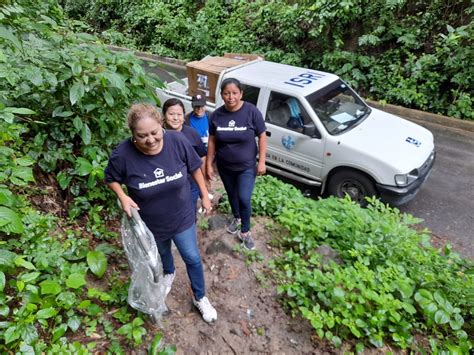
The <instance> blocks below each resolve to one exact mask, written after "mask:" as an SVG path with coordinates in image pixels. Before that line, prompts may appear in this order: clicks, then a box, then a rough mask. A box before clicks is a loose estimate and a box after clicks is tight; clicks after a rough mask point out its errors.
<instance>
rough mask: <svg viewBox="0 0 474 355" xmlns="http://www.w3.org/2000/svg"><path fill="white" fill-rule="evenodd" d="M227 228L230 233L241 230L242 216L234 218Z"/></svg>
mask: <svg viewBox="0 0 474 355" xmlns="http://www.w3.org/2000/svg"><path fill="white" fill-rule="evenodd" d="M225 230H226V231H227V232H228V233H230V234H235V233H237V232H238V231H239V230H240V218H233V219H232V222H230V224H229V225H228V226H227V227H226V228H225Z"/></svg>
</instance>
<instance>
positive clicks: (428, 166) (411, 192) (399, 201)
mask: <svg viewBox="0 0 474 355" xmlns="http://www.w3.org/2000/svg"><path fill="white" fill-rule="evenodd" d="M435 157H436V154H435V152H434V151H433V153H432V154H431V155H430V157H429V158H428V159H427V160H426V162H425V163H424V164H423V166H422V167H421V168H420V170H421V174H420V176H419V177H418V179H416V180H415V181H413V182H412V183H411V184H410V185H408V186H403V187H400V186H391V185H383V184H375V185H376V187H377V190H378V192H379V195H380V198H381V199H382V201H384V202H387V203H389V204H391V205H392V206H400V205H403V204H405V203H407V202H409V201H411V200H412V199H413V198H414V197H415V196H416V194H417V193H418V191H420V188H421V186H422V185H423V183H424V182H425V181H426V179H428V177H429V176H430V174H431V170H432V169H433V165H434V161H435Z"/></svg>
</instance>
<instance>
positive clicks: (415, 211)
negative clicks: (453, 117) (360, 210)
mask: <svg viewBox="0 0 474 355" xmlns="http://www.w3.org/2000/svg"><path fill="white" fill-rule="evenodd" d="M417 123H418V124H421V125H422V126H424V127H426V128H428V129H429V130H430V131H431V132H433V134H434V137H435V148H436V152H437V156H436V161H435V165H434V168H433V171H432V173H431V176H430V177H429V178H428V180H427V181H426V183H425V184H424V185H423V186H422V188H421V190H420V192H419V193H418V195H417V196H416V197H415V199H414V200H412V201H411V202H409V203H408V204H406V205H404V206H401V207H400V210H401V211H402V212H407V213H411V214H412V215H414V216H416V217H419V218H422V219H423V220H424V222H423V225H424V226H426V227H428V228H429V229H430V230H431V231H432V232H433V233H434V234H436V235H437V236H439V237H441V238H442V239H447V240H450V241H451V242H452V243H453V245H454V246H455V247H456V250H457V251H458V252H459V253H461V254H462V255H463V256H466V257H469V258H471V259H474V133H473V132H468V131H463V130H460V129H455V128H449V127H446V126H441V125H438V124H434V123H428V122H421V121H418V122H417Z"/></svg>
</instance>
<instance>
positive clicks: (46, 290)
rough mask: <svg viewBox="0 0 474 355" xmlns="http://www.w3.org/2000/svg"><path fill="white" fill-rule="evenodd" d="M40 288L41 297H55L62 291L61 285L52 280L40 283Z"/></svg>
mask: <svg viewBox="0 0 474 355" xmlns="http://www.w3.org/2000/svg"><path fill="white" fill-rule="evenodd" d="M40 287H41V294H43V295H57V294H58V293H59V292H61V290H62V289H61V285H60V284H59V283H57V282H56V281H53V280H44V281H42V282H41V283H40Z"/></svg>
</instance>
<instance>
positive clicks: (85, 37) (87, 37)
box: [76, 32, 97, 42]
mask: <svg viewBox="0 0 474 355" xmlns="http://www.w3.org/2000/svg"><path fill="white" fill-rule="evenodd" d="M76 36H77V38H78V39H80V40H81V41H84V42H94V41H96V40H97V37H95V36H93V35H91V34H89V33H85V32H80V33H76Z"/></svg>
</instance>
